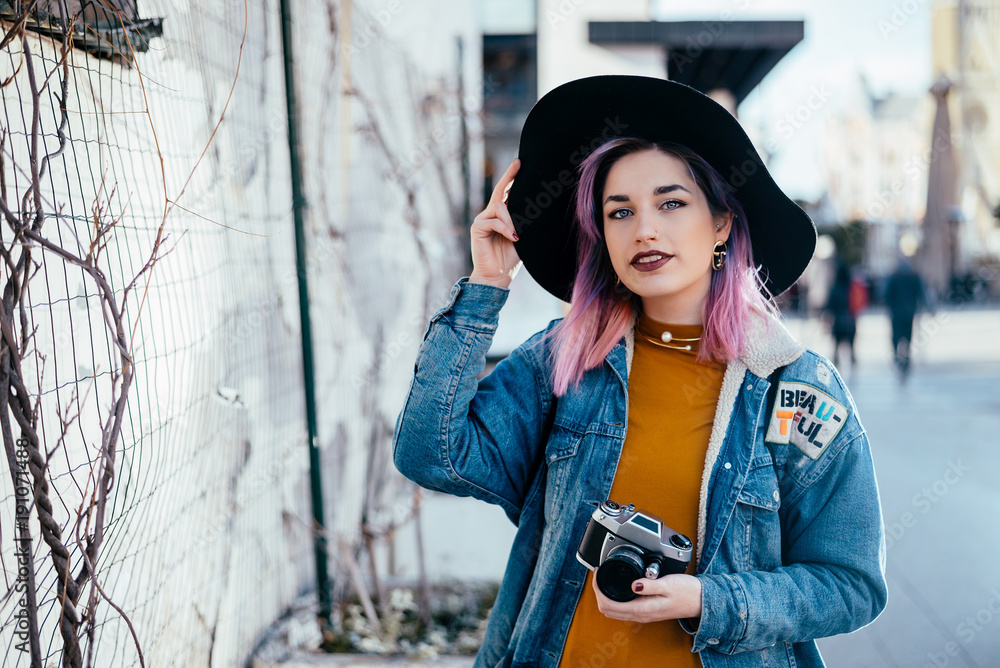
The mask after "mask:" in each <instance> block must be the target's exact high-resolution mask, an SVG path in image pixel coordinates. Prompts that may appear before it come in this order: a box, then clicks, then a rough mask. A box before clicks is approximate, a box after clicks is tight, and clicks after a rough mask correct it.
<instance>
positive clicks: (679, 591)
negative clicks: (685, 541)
mask: <svg viewBox="0 0 1000 668" xmlns="http://www.w3.org/2000/svg"><path fill="white" fill-rule="evenodd" d="M591 582H592V584H593V587H594V593H595V594H596V595H597V608H598V610H600V611H601V612H602V613H603V614H604V616H606V617H610V618H611V619H620V620H623V621H626V622H642V623H643V624H648V623H649V622H659V621H662V620H664V619H688V618H691V617H700V616H701V580H699V579H698V578H696V577H695V576H693V575H685V574H683V573H675V574H670V575H664V576H663V577H661V578H657V579H656V580H650V579H648V578H640V579H638V580H636V581H635V582H633V583H632V591H634V592H635V593H636V594H638V596H637V597H636V598H634V599H632V600H631V601H627V602H625V603H620V602H618V601H612V600H611V599H610V598H608V597H607V596H605V595H604V594H603V593H601V590H600V588H598V586H597V578H593V577H592V578H591Z"/></svg>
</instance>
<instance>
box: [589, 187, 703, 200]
mask: <svg viewBox="0 0 1000 668" xmlns="http://www.w3.org/2000/svg"><path fill="white" fill-rule="evenodd" d="M675 190H683V191H684V192H686V193H687V194H689V195H690V194H691V191H690V190H688V189H687V188H685V187H684V186H682V185H680V184H677V183H675V184H673V185H672V186H656V188H654V189H653V197H656V196H657V195H665V194H666V193H671V192H673V191H675ZM628 201H630V200H629V198H628V195H608V198H607V199H606V200H604V203H605V204H607V203H608V202H628Z"/></svg>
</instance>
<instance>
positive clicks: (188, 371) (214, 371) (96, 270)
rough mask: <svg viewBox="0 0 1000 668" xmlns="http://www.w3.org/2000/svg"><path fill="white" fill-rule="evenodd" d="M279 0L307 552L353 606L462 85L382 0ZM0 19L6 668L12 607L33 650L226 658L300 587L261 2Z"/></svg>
mask: <svg viewBox="0 0 1000 668" xmlns="http://www.w3.org/2000/svg"><path fill="white" fill-rule="evenodd" d="M291 4H292V13H293V15H294V16H295V17H296V22H295V26H294V31H293V34H294V35H295V40H294V41H295V47H296V50H297V51H296V58H297V64H296V68H295V79H296V81H295V86H296V89H297V91H298V92H299V95H300V99H301V101H302V104H301V110H302V111H301V113H300V118H299V119H298V120H299V122H300V124H301V128H302V137H303V141H302V145H303V148H304V151H303V163H304V165H303V167H304V177H305V182H304V188H305V193H306V198H307V200H308V208H307V230H306V232H307V234H306V238H307V243H308V249H307V252H308V258H309V265H308V273H309V281H310V284H311V286H312V293H311V300H310V301H311V310H312V313H313V324H312V329H313V333H314V342H315V346H316V354H315V360H316V362H315V363H316V375H317V402H318V408H319V415H320V424H319V445H320V449H321V453H322V458H323V460H322V461H323V471H322V476H323V484H324V487H325V489H326V490H327V496H326V508H327V518H328V520H329V521H328V527H327V529H328V531H329V532H330V534H331V540H330V541H329V545H330V546H331V554H330V557H331V560H332V562H331V564H332V565H331V568H332V571H333V572H334V574H335V575H334V578H335V584H336V585H337V587H336V590H335V591H336V594H337V596H338V597H339V598H342V597H343V596H344V595H346V593H347V590H348V589H349V588H351V587H357V586H359V584H360V586H361V588H362V589H363V588H364V586H365V585H364V583H357V582H355V583H353V584H352V583H351V581H350V579H349V578H347V577H346V576H342V574H343V573H346V572H347V568H346V562H352V563H361V564H362V569H363V570H365V571H366V573H367V575H368V576H369V577H367V578H366V579H365V582H368V583H374V584H372V588H373V590H374V592H373V595H377V593H378V588H379V582H380V581H379V578H377V577H373V576H375V575H376V574H378V573H379V572H381V573H382V575H386V574H389V575H391V574H392V573H391V572H389V571H392V570H393V569H395V570H397V571H398V570H400V569H399V568H397V567H395V566H394V565H390V566H385V565H384V564H382V563H377V560H376V559H375V558H374V557H373V556H372V555H375V554H377V553H379V547H378V546H379V545H382V544H385V543H386V541H389V540H391V535H392V531H393V528H394V526H395V525H397V524H398V523H401V522H404V521H407V520H408V519H409V518H410V517H411V516H412V512H413V500H414V496H413V490H412V488H411V487H409V486H408V484H406V483H404V482H402V480H401V479H400V478H399V477H398V476H396V475H394V474H393V473H392V466H391V462H390V453H389V443H390V441H391V435H392V420H393V419H394V417H395V414H396V412H397V411H398V406H399V402H400V400H401V397H402V395H403V394H404V393H405V390H406V383H407V382H408V375H409V371H410V370H409V368H408V364H406V363H404V362H405V360H407V359H412V355H413V352H414V350H415V347H416V345H418V343H419V340H420V332H421V331H422V329H423V327H424V324H425V323H426V319H427V317H428V316H429V314H430V312H432V311H433V310H434V308H436V306H438V305H439V304H437V303H435V301H434V300H435V298H437V299H439V300H440V298H441V297H443V296H445V294H446V285H445V284H446V283H447V282H450V278H447V277H450V276H454V275H455V273H456V271H458V259H457V258H459V257H460V254H459V253H457V252H456V249H458V248H460V245H459V243H460V239H459V238H458V236H457V235H456V234H455V233H454V232H453V229H454V227H455V223H456V222H458V219H459V218H460V216H461V211H462V200H463V196H464V197H467V193H465V192H464V188H465V185H464V184H465V183H468V177H467V176H466V175H463V174H462V171H461V169H460V160H459V159H458V158H459V154H460V152H461V150H462V146H463V138H462V136H461V134H462V133H461V132H460V126H461V123H459V121H460V120H462V119H463V118H464V117H465V116H466V115H467V114H468V113H469V109H468V107H469V106H470V104H473V103H470V101H469V100H467V99H466V97H472V96H465V95H464V94H463V92H462V90H461V89H460V88H459V87H458V85H457V83H456V81H457V76H456V74H455V71H452V72H451V73H445V74H444V75H441V76H428V75H426V74H425V73H424V72H422V71H420V70H419V69H418V68H417V67H416V66H415V65H414V64H413V61H412V58H410V57H409V55H408V51H407V50H406V49H404V48H401V47H400V46H399V44H398V40H393V39H392V38H391V37H390V36H389V34H390V33H391V31H385V30H381V29H378V26H380V27H381V28H385V27H386V25H387V22H386V16H389V17H390V18H391V19H393V20H399V21H405V20H406V19H405V17H404V18H403V19H396V18H395V17H396V16H397V15H398V14H399V12H398V11H397V12H395V13H394V12H393V11H392V8H393V7H394V6H395V5H394V4H393V3H390V5H388V6H387V7H381V6H376V5H374V4H372V3H363V2H348V3H339V2H332V1H331V2H328V3H325V4H324V5H318V4H317V3H311V2H308V0H299V1H298V2H293V3H291ZM97 10H101V11H100V12H98V11H97ZM88 12H89V14H88ZM0 16H2V20H3V22H2V27H3V33H4V35H5V37H4V44H3V49H2V53H0V84H2V87H0V93H2V95H3V104H4V109H3V114H2V116H0V126H2V127H0V138H2V151H0V155H2V158H3V166H2V170H0V173H2V175H3V181H2V183H0V197H2V199H3V203H4V209H5V211H4V214H5V220H4V224H3V226H2V227H0V230H2V236H0V244H2V246H3V258H2V261H0V285H2V287H3V290H4V293H3V309H2V310H0V319H2V320H3V332H2V338H3V350H2V355H3V358H2V360H0V363H2V369H0V392H2V393H4V394H5V395H6V396H5V398H4V402H5V403H4V404H3V407H2V408H4V410H3V411H2V414H3V416H2V420H0V422H2V423H3V427H4V430H3V431H4V433H3V436H4V441H5V443H4V444H5V449H6V450H7V466H6V467H5V469H7V473H8V474H6V475H3V476H0V560H2V563H0V567H2V570H3V573H4V582H3V586H4V589H3V596H2V598H0V625H2V626H0V652H2V662H3V665H4V666H20V665H24V666H28V665H32V663H31V656H32V653H31V652H28V651H24V650H27V649H29V648H28V647H27V645H26V644H25V643H26V642H27V639H28V638H29V637H31V635H32V634H31V633H30V632H29V630H31V629H29V626H30V625H29V624H28V619H27V617H28V616H29V615H26V614H25V610H26V609H28V608H29V607H31V605H33V606H34V608H35V609H36V610H37V638H38V648H37V652H38V656H39V658H40V663H38V664H37V665H56V664H58V663H62V664H63V665H98V666H105V665H107V666H111V665H114V666H130V665H140V664H144V665H157V666H174V665H175V666H188V665H204V664H208V665H226V666H229V665H238V664H239V663H241V662H243V661H245V659H246V657H247V656H249V653H250V652H251V651H252V649H253V647H254V645H255V644H256V643H257V642H258V641H259V639H260V637H261V634H262V632H263V630H264V629H265V628H266V627H267V626H268V625H269V624H270V623H271V622H272V621H273V620H274V619H276V618H277V617H278V616H279V615H280V614H281V613H282V611H283V610H284V609H285V608H286V607H287V606H288V605H289V604H290V603H291V601H292V600H293V599H294V598H295V597H296V596H298V595H299V594H300V593H301V592H303V591H305V590H308V589H311V588H313V587H314V586H315V572H314V565H313V560H312V557H313V555H312V525H311V520H310V514H309V496H308V490H309V477H308V476H309V471H308V453H307V449H306V445H307V435H306V430H305V420H304V415H305V408H304V401H305V399H304V393H303V388H302V353H301V342H300V327H299V317H298V314H299V311H298V308H299V304H298V301H297V288H296V285H297V276H296V270H295V261H294V257H295V248H294V235H293V229H292V216H291V212H292V197H291V186H290V172H289V166H288V165H289V159H288V143H287V141H288V139H287V136H288V135H287V117H286V112H285V96H284V78H283V74H282V60H281V58H282V49H281V40H280V34H281V33H280V30H279V27H280V26H279V20H280V19H279V14H278V7H277V5H276V4H275V3H252V2H244V1H243V0H225V1H223V2H217V3H196V2H190V1H189V0H156V1H151V2H148V3H145V2H144V3H139V5H138V7H136V6H135V4H134V3H128V2H121V3H116V2H110V1H106V0H102V1H101V2H97V3H86V2H85V3H80V2H76V3H74V2H62V1H53V2H49V3H41V2H39V3H37V4H35V5H34V6H31V4H30V3H12V2H0ZM372 26H376V27H377V28H376V29H374V30H373V29H372ZM95 44H96V45H97V46H95ZM458 67H461V63H460V62H459V63H458V64H457V65H456V68H458ZM69 255H72V258H71V257H68V256H69ZM77 260H79V261H77ZM400 276H403V277H405V280H404V281H402V282H401V281H400ZM102 281H103V283H102ZM442 289H444V290H445V292H444V293H442ZM116 309H117V311H116ZM17 383H20V384H21V385H17ZM16 411H20V412H19V413H17V415H15V412H16ZM10 416H14V418H15V419H13V420H12V419H11V417H10ZM116 418H117V419H116ZM18 420H20V422H19V421H18ZM22 423H23V424H22ZM116 428H117V431H116ZM25 433H35V434H36V438H35V441H36V445H37V448H36V450H37V452H35V454H34V460H33V461H34V462H35V463H34V464H31V465H29V462H28V459H29V457H28V454H27V453H28V452H29V450H30V448H28V447H27V446H26V445H25V443H27V441H25V440H24V439H25V436H24V434H25ZM29 440H30V439H29ZM43 487H47V492H46V493H45V494H44V496H45V497H46V498H47V499H49V501H50V503H51V511H45V509H44V508H43V507H42V506H44V505H45V504H44V502H41V501H40V500H39V499H40V493H41V492H42V491H43ZM46 513H48V514H46ZM43 516H44V517H43ZM46 518H48V519H46ZM46 522H47V523H48V525H50V529H49V530H47V532H46V531H43V525H44V524H46ZM53 536H56V538H53ZM50 539H51V540H50ZM25 546H27V547H28V552H29V554H28V556H19V554H20V553H21V551H22V548H24V547H25ZM53 555H55V556H53ZM60 555H62V556H60ZM88 563H89V564H90V566H88ZM22 565H24V566H26V567H25V568H21V566H22ZM29 573H30V576H31V577H30V578H29V577H28V574H29ZM408 574H411V575H412V574H413V571H412V567H411V570H410V571H408ZM29 579H32V580H33V582H30V583H29V581H28V580H29ZM29 585H30V586H29ZM32 592H33V593H34V594H35V595H37V601H33V602H32V601H30V600H29V597H28V594H29V593H32ZM73 594H75V595H76V597H75V599H74V596H73ZM29 604H30V605H29ZM74 638H75V639H76V640H75V641H74V640H73V639H74ZM74 642H75V643H77V644H78V649H74V648H73V646H74ZM76 652H78V653H79V654H76Z"/></svg>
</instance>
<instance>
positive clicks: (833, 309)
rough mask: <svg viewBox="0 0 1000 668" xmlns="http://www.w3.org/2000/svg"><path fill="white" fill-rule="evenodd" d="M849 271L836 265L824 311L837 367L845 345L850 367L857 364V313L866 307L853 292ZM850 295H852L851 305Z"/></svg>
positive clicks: (840, 264)
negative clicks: (828, 324) (826, 314)
mask: <svg viewBox="0 0 1000 668" xmlns="http://www.w3.org/2000/svg"><path fill="white" fill-rule="evenodd" d="M853 286H854V281H852V280H851V270H850V269H848V267H847V265H846V264H845V263H843V262H839V263H838V264H837V273H836V275H835V276H834V279H833V285H832V286H831V287H830V294H829V296H828V297H827V300H826V306H825V307H824V310H825V311H826V312H827V313H828V314H829V319H830V333H831V334H832V335H833V365H834V366H839V359H840V348H841V347H842V346H843V345H845V344H846V345H847V348H848V350H849V351H850V355H851V366H852V367H853V366H855V365H856V364H857V362H858V360H857V356H856V355H855V353H854V337H855V335H856V334H857V322H858V321H857V312H858V311H856V310H855V309H856V308H858V307H859V306H860V305H861V304H862V303H864V304H865V305H867V298H865V299H864V300H862V299H861V298H859V297H858V296H857V294H856V293H855V290H853V289H852V288H853ZM852 293H854V297H853V303H852Z"/></svg>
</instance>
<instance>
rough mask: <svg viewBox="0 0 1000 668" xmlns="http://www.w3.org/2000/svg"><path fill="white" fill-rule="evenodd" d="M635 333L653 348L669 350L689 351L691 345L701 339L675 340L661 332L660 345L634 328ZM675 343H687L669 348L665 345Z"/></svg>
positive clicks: (666, 333) (667, 333)
mask: <svg viewBox="0 0 1000 668" xmlns="http://www.w3.org/2000/svg"><path fill="white" fill-rule="evenodd" d="M635 331H636V332H638V334H639V336H641V337H642V338H644V339H646V340H647V341H649V342H650V343H652V344H653V345H654V346H660V347H661V348H669V349H670V350H691V345H692V344H693V343H697V342H698V341H701V337H700V336H699V337H698V338H696V339H675V338H674V336H673V334H671V333H670V332H663V334H661V335H660V341H662V343H661V342H660V341H657V340H656V339H654V338H653V337H651V336H647V335H645V334H643V333H642V332H640V331H639V328H638V327H636V328H635ZM675 342H676V343H680V342H688V343H687V345H686V346H670V345H667V344H668V343H675Z"/></svg>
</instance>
